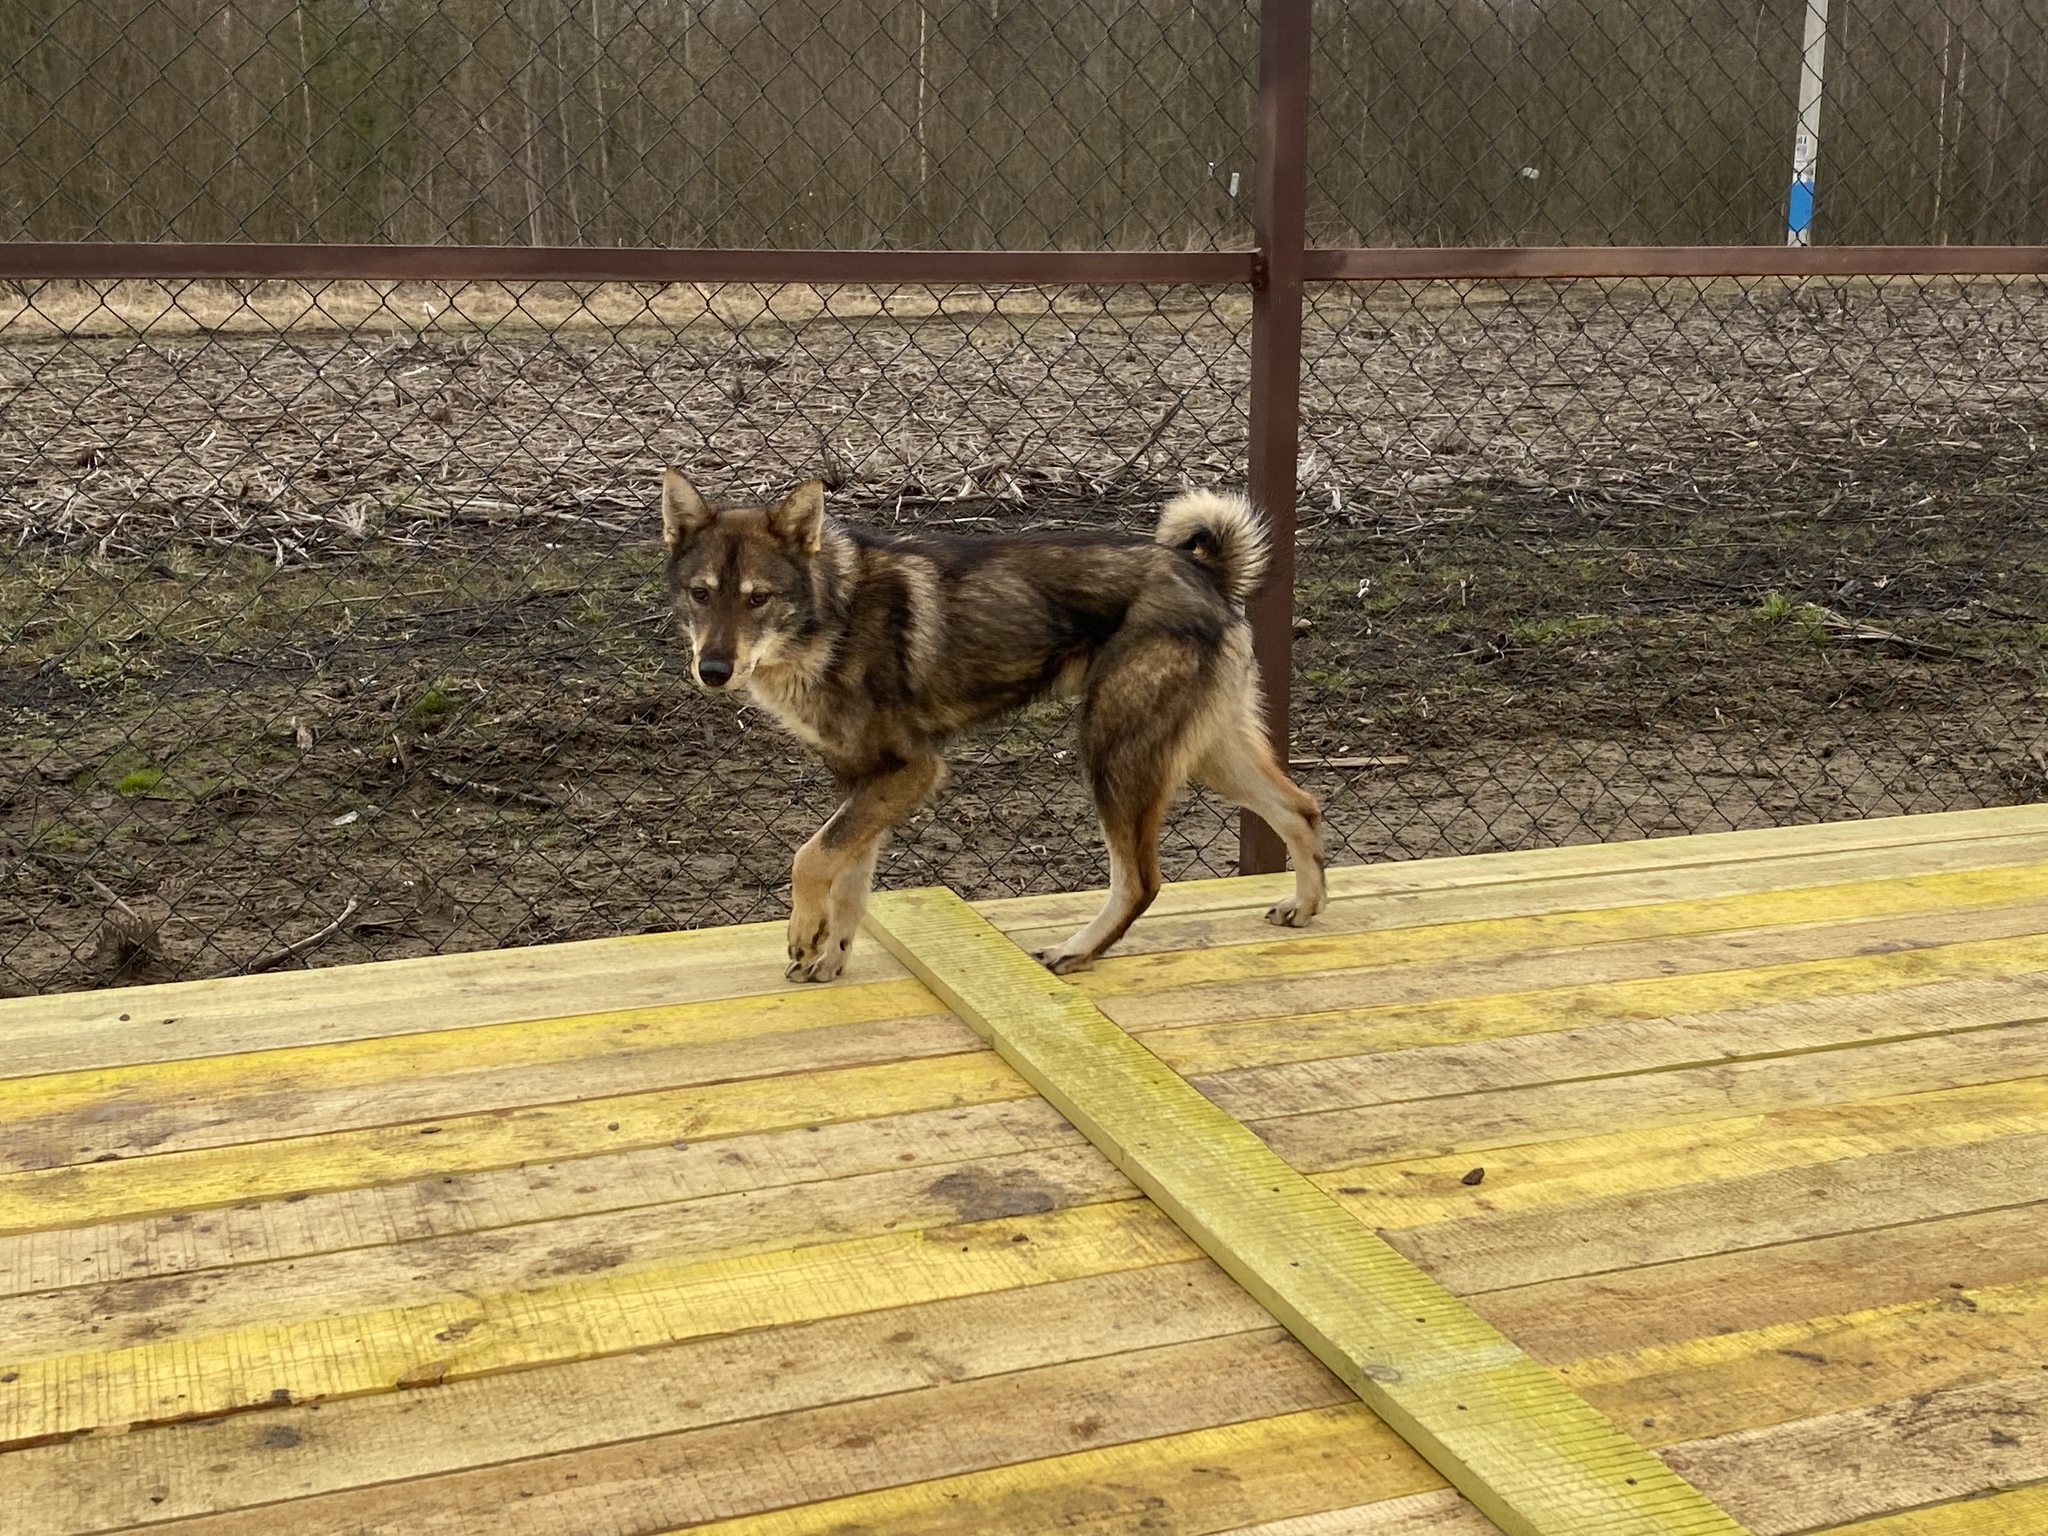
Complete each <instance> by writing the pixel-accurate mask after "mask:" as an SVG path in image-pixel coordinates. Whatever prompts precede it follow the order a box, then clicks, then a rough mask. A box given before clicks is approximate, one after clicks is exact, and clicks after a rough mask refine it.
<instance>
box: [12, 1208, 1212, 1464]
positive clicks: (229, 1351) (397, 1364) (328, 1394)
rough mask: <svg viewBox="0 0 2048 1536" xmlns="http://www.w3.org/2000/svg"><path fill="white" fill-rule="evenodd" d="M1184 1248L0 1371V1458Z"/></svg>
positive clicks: (1121, 1219)
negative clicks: (117, 1430) (103, 1433)
mask: <svg viewBox="0 0 2048 1536" xmlns="http://www.w3.org/2000/svg"><path fill="white" fill-rule="evenodd" d="M1198 1251H1199V1250H1197V1249H1195V1248H1194V1246H1193V1244H1192V1243H1190V1242H1189V1241H1188V1239H1187V1238H1185V1237H1184V1236H1182V1234H1181V1233H1180V1232H1179V1231H1178V1230H1177V1229H1175V1228H1174V1227H1173V1225H1172V1224H1171V1223H1170V1222H1168V1221H1167V1220H1166V1219H1165V1218H1164V1217H1163V1216H1161V1215H1160V1214H1159V1213H1158V1212H1157V1211H1156V1210H1154V1209H1153V1208H1152V1207H1151V1206H1150V1205H1148V1204H1146V1203H1145V1202H1143V1201H1125V1202H1121V1203H1118V1204H1114V1205H1096V1206H1083V1207H1080V1208H1078V1209H1074V1210H1065V1211H1055V1212H1051V1213H1048V1214H1046V1215H1043V1216H1022V1217H1017V1218H1015V1219H1013V1220H1010V1221H995V1222H977V1223H967V1224H963V1225H961V1226H957V1227H942V1228H933V1229H928V1230H926V1231H922V1232H911V1233H900V1234H899V1233H891V1234H887V1235H884V1236H880V1237H867V1238H856V1239H852V1240H849V1241H846V1242H840V1243H827V1244H820V1245H818V1246H816V1247H811V1248H800V1249H795V1250H789V1251H783V1252H777V1253H766V1254H745V1255H741V1256H739V1257H736V1258H728V1259H712V1260H708V1261H706V1262H704V1263H701V1264H688V1263H685V1264H680V1265H676V1266H673V1267H670V1268H666V1269H649V1270H643V1271H640V1272H638V1273H635V1274H629V1275H618V1276H611V1275H599V1276H594V1277H590V1278H585V1279H578V1280H569V1281H563V1282H561V1283H559V1284H556V1285H552V1286H547V1287H544V1288H541V1289H537V1290H529V1291H510V1292H495V1293H490V1294H485V1295H481V1296H474V1297H464V1296H451V1297H448V1298H445V1299H441V1300H437V1301H434V1302H427V1303H422V1304H419V1305H415V1306H409V1307H399V1308H391V1309H386V1310H383V1311H375V1312H365V1313H356V1314H338V1315H328V1316H318V1317H309V1318H301V1319H295V1320H293V1321H290V1322H285V1323H273V1324H266V1325H261V1326H258V1327H255V1328H248V1329H242V1330H240V1331H237V1332H231V1333H219V1334H209V1335H204V1336H201V1337H197V1338H192V1339H178V1340H171V1341H168V1342H165V1343H162V1344H134V1345H129V1346H127V1347H125V1348H122V1349H114V1350H108V1351H106V1352H104V1353H78V1354H69V1355H60V1356H55V1357H51V1358H48V1359H42V1360H27V1361H22V1362H20V1363H19V1364H18V1365H9V1366H7V1367H6V1368H5V1369H4V1370H0V1448H4V1447H7V1446H10V1445H18V1444H21V1443H24V1442H28V1441H34V1440H37V1439H41V1438H44V1437H48V1436H52V1435H60V1434H66V1433H70V1432H73V1431H77V1430H82V1429H95V1428H100V1427H105V1426H120V1425H126V1424H136V1423H156V1422H162V1421H167V1420H178V1419H192V1418H201V1417H205V1416H208V1415H211V1414H218V1413H229V1412H236V1411H245V1410H247V1409H249V1408H252V1407H260V1406H263V1405H266V1404H270V1403H278V1402H295V1401H301V1400H305V1399H308V1398H315V1397H319V1398H337V1397H347V1396H352V1395H356V1394H360V1393H365V1392H388V1391H391V1390H392V1389H393V1388H395V1387H399V1386H417V1385H430V1384H432V1383H434V1382H439V1381H448V1380H460V1379H462V1378H465V1377H471V1376H482V1375H488V1374H491V1373H494V1372H499V1371H510V1370H517V1369H520V1368H523V1367H526V1366H532V1365H541V1364H549V1363H556V1362H561V1361H568V1360H582V1359H590V1358H594V1357H597V1356H601V1355H607V1354H619V1353H623V1352H625V1351H627V1350H632V1349H647V1348H654V1347H659V1346H662V1345H665V1344H672V1343H676V1342H678V1341H681V1340H684V1339H692V1338H703V1337H706V1336H708V1335H711V1334H717V1333H725V1332H732V1331H735V1330H739V1329H745V1328H766V1327H773V1326H776V1325H777V1324H782V1323H792V1322H801V1321H805V1320H808V1319H812V1318H821V1317H840V1316H845V1315H847V1314H849V1313H854V1312H865V1311H873V1310H876V1309H879V1308H883V1307H894V1306H905V1305H908V1304H911V1303H914V1302H919V1301H936V1300H939V1299H942V1298H944V1297H947V1296H959V1295H967V1294H971V1293H973V1292H976V1291H988V1290H1001V1289H1007V1288H1010V1287H1014V1286H1024V1285H1033V1284H1040V1283H1043V1282H1046V1281H1051V1280H1061V1279H1072V1278H1075V1277H1077V1276H1080V1275H1090V1274H1102V1273H1106V1272H1109V1271H1112V1270H1117V1269H1139V1268H1144V1267H1146V1266H1148V1265H1152V1264H1164V1263H1172V1262H1175V1261H1177V1260H1181V1259H1186V1258H1192V1257H1194V1256H1195V1254H1196V1253H1197V1252H1198Z"/></svg>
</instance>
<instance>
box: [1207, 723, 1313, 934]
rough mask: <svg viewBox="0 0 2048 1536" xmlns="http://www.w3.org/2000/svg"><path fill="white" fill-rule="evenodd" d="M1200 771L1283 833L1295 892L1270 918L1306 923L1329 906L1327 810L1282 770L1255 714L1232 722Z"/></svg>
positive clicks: (1284, 923) (1291, 925)
mask: <svg viewBox="0 0 2048 1536" xmlns="http://www.w3.org/2000/svg"><path fill="white" fill-rule="evenodd" d="M1194 777H1195V778H1196V779H1198V780H1199V781H1201V782H1202V783H1204V784H1206V785H1208V786H1209V787H1210V788H1211V789H1213V790H1215V791H1216V793H1217V794H1219V795H1221V796H1223V798H1224V799H1226V800H1229V801H1232V802H1233V803H1235V804H1237V805H1241V806H1243V807H1244V808H1245V809H1246V810H1248V811H1250V812H1251V813H1252V814H1253V815H1255V816H1257V817H1259V818H1260V819H1261V820H1262V821H1264V822H1265V823H1266V825H1267V826H1269V827H1271V828H1272V829H1273V830H1274V831H1275V832H1277V833H1279V834H1280V839H1281V841H1282V842H1284V843H1286V844H1287V852H1288V854H1289V856H1290V857H1291V858H1292V859H1293V860H1294V894H1293V895H1292V896H1289V897H1287V898H1285V899H1284V900H1281V901H1277V902H1275V903H1274V904H1273V906H1272V908H1271V909H1270V910H1269V911H1268V912H1267V913H1266V921H1267V922H1269V923H1278V924H1280V925H1281V926H1282V927H1284V928H1299V927H1302V926H1303V925H1304V924H1306V923H1307V922H1308V921H1309V919H1311V918H1312V917H1314V916H1315V915H1316V913H1318V912H1320V911H1321V910H1322V909H1323V848H1322V839H1321V837H1320V835H1319V833H1318V828H1319V826H1320V825H1321V822H1322V815H1321V813H1320V812H1319V811H1318V810H1317V809H1316V802H1315V797H1314V796H1313V795H1311V794H1310V793H1309V792H1308V791H1307V790H1305V789H1303V788H1302V787H1301V786H1300V785H1299V784H1297V783H1295V782H1294V780H1292V779H1290V778H1288V777H1287V775H1286V774H1285V773H1284V772H1282V771H1281V768H1280V764H1279V763H1278V762H1277V761H1276V760H1275V759H1274V756H1273V749H1272V748H1271V747H1270V746H1268V745H1267V743H1266V738H1265V736H1264V735H1263V734H1261V732H1260V730H1259V727H1258V725H1257V724H1256V723H1255V722H1254V721H1253V720H1250V719H1247V720H1245V721H1244V722H1243V723H1242V724H1241V725H1233V726H1231V727H1230V728H1229V729H1227V730H1226V731H1225V732H1224V734H1223V736H1222V738H1221V739H1220V740H1218V741H1217V742H1216V743H1215V744H1214V745H1212V746H1211V747H1210V748H1209V750H1208V751H1207V752H1205V753H1203V754H1202V757H1201V759H1200V760H1199V761H1198V762H1196V764H1195V766H1194Z"/></svg>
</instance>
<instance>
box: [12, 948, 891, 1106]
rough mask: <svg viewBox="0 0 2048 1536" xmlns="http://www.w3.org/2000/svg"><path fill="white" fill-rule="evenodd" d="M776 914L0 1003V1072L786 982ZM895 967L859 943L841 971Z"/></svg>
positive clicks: (762, 989) (725, 992)
mask: <svg viewBox="0 0 2048 1536" xmlns="http://www.w3.org/2000/svg"><path fill="white" fill-rule="evenodd" d="M785 944H786V937H785V935H784V933H783V926H782V924H780V923H756V924H753V925H751V926H748V927H743V928H700V929H695V930H693V931H691V932H688V933H650V934H634V935H629V936H627V937H624V938H612V939H590V940H583V941H579V942H575V943H569V944H547V945H538V946H532V947H527V948H515V949H498V950H486V951H480V952H477V953H474V954H461V955H431V956H426V957H424V958H421V959H417V960H386V961H380V962H379V963H377V964H375V965H369V966H347V967H343V968H341V969H338V970H334V969H329V970H310V971H276V972H271V973H268V974H265V975H261V976H232V977H228V978H225V979H223V980H218V981H178V982H169V983H165V984H163V985H159V986H147V987H122V988H117V989H114V990H111V991H104V992H66V993H57V994H52V995H50V996H45V997H20V998H8V999H4V1000H0V1077H31V1076H36V1075H39V1074H43V1073H49V1072H71V1071H78V1070H82V1069H85V1068H91V1067H117V1066H125V1065H130V1064H134V1063H141V1062H151V1061H171V1060H175V1059H177V1058H179V1057H184V1056H220V1055H226V1054H230V1053H234V1052H240V1051H261V1050H272V1049H275V1048H278V1047H281V1046H294V1045H313V1044H318V1043H322V1042H327V1041H335V1040H366V1039H372V1038H387V1037H391V1036H396V1035H405V1034H416V1033H421V1032H425V1031H431V1030H442V1029H458V1028H462V1027H464V1026H467V1025H473V1024H503V1023H507V1022H510V1021H513V1020H519V1019H549V1018H562V1017H567V1016H570V1015H574V1014H588V1013H611V1012H616V1011H618V1010H621V1009H627V1008H650V1007H666V1006H673V1005H675V1004H678V1003H688V1002H697V1001H705V1000H710V999H717V998H733V997H744V996H751V995H754V994H757V993H767V992H788V991H794V990H796V989H797V983H795V982H787V981H784V980H783V979H782V970H783V967H784V966H785V965H786V964H787V963H788V960H787V957H786V956H785V955H784V953H783V950H784V947H785ZM902 976H903V969H902V967H901V966H899V965H897V964H896V962H895V961H894V960H892V959H890V957H889V956H888V955H887V954H885V953H883V952H882V951H880V950H877V949H875V948H873V947H872V946H865V945H864V946H861V947H860V948H858V949H856V950H855V951H854V953H853V956H852V958H851V960H850V961H849V962H848V969H847V971H846V973H845V976H844V977H843V978H842V979H843V980H847V981H852V982H855V983H861V982H870V981H896V980H900V979H901V978H902Z"/></svg>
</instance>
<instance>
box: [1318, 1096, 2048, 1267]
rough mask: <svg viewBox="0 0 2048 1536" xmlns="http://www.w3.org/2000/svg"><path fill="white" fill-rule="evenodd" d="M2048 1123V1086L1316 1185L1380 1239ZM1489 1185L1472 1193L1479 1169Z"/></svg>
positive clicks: (1802, 1112)
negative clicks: (1396, 1232)
mask: <svg viewBox="0 0 2048 1536" xmlns="http://www.w3.org/2000/svg"><path fill="white" fill-rule="evenodd" d="M2044 1116H2048V1079H2044V1078H2020V1079H2017V1080H2015V1081H2013V1082H2009V1083H1987V1084H1984V1085H1982V1086H1979V1087H1972V1088H1950V1089H1940V1090H1936V1091H1934V1092H1929V1093H1916V1094H1901V1095H1897V1096H1895V1097H1889V1098H1883V1099H1870V1100H1865V1101H1863V1102H1860V1103H1844V1104H1834V1105H1830V1106H1828V1107H1827V1108H1826V1109H1825V1110H1824V1111H1822V1112H1818V1113H1817V1112H1815V1111H1814V1110H1811V1109H1806V1108H1793V1109H1788V1110H1780V1111H1772V1112H1769V1113H1764V1114H1748V1115H1736V1116H1733V1117H1731V1118H1728V1119H1725V1120H1713V1121H1704V1122H1701V1121H1694V1122H1686V1123H1680V1124H1675V1125H1664V1126H1657V1127H1654V1128H1652V1129H1649V1130H1631V1131H1616V1132H1610V1133H1608V1134H1605V1135H1595V1136H1579V1137H1572V1138H1569V1139H1565V1140H1560V1141H1553V1142H1532V1143H1529V1144H1527V1145H1521V1146H1511V1147H1496V1148H1493V1149H1491V1150H1489V1151H1488V1152H1487V1153H1486V1154H1485V1155H1484V1156H1483V1157H1474V1156H1473V1155H1472V1153H1471V1152H1470V1151H1469V1150H1462V1151H1456V1152H1451V1153H1443V1154H1436V1155H1432V1156H1429V1157H1423V1158H1413V1159H1402V1158H1390V1159H1388V1160H1387V1161H1386V1162H1384V1163H1379V1164H1368V1165H1354V1166H1352V1167H1349V1168H1344V1169H1340V1170H1335V1171H1332V1172H1330V1173H1326V1174H1318V1175H1316V1179H1315V1182H1316V1183H1317V1184H1319V1185H1320V1186H1322V1187H1323V1188H1325V1189H1327V1190H1329V1191H1331V1192H1332V1193H1334V1194H1335V1195H1336V1196H1337V1198H1338V1199H1339V1200H1340V1201H1342V1202H1343V1204H1344V1206H1345V1208H1346V1209H1347V1210H1350V1211H1351V1212H1352V1213H1353V1214H1354V1215H1356V1216H1358V1217H1359V1218H1360V1219H1361V1220H1363V1221H1365V1222H1367V1223H1368V1224H1369V1225H1371V1226H1374V1227H1378V1228H1381V1229H1388V1230H1390V1229H1398V1228H1406V1227H1417V1226H1422V1225H1424V1224H1426V1223H1429V1222H1434V1221H1450V1220H1457V1219H1460V1218H1462V1217H1467V1216H1472V1215H1475V1214H1479V1213H1490V1212H1500V1213H1505V1212H1512V1211H1531V1210H1537V1209H1540V1208H1544V1207H1556V1206H1562V1205H1572V1204H1577V1203H1579V1202H1582V1201H1589V1200H1597V1199H1604V1198H1607V1197H1609V1196H1614V1195H1627V1194H1630V1193H1639V1192H1644V1191H1649V1190H1657V1189H1673V1188H1677V1187H1679V1186H1682V1185H1687V1184H1693V1183H1698V1182H1701V1181H1703V1180H1709V1179H1721V1178H1739V1177H1743V1176H1746V1175H1749V1174H1752V1173H1765V1172H1768V1171H1770V1170H1772V1169H1779V1168H1805V1167H1813V1166H1816V1165H1819V1164H1822V1163H1831V1162H1836V1161H1840V1160H1842V1159H1847V1158H1858V1157H1872V1156H1878V1155H1882V1154H1884V1153H1888V1152H1895V1151H1907V1150H1913V1149H1919V1148H1935V1147H1958V1146H1971V1145H1976V1144H1981V1143H1984V1142H1989V1141H1994V1140H1997V1139H1998V1138H2001V1137H2021V1136H2032V1135H2036V1134H2038V1133H2039V1132H2040V1130H2041V1127H2042V1124H2043V1121H2044ZM1475 1166H1478V1167H1483V1168H1484V1169H1485V1170H1486V1173H1485V1178H1484V1182H1483V1183H1481V1184H1478V1185H1468V1184H1466V1183H1465V1182H1464V1177H1465V1175H1466V1174H1468V1173H1470V1172H1471V1170H1472V1169H1473V1167H1475Z"/></svg>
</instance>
